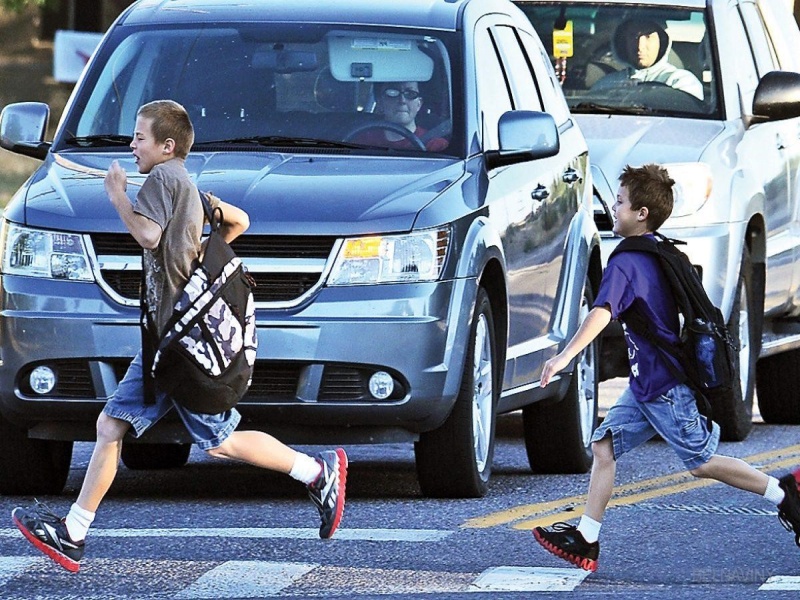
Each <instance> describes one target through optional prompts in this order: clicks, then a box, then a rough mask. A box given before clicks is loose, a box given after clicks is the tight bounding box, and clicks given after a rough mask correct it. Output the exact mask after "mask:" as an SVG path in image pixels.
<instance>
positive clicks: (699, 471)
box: [689, 463, 711, 479]
mask: <svg viewBox="0 0 800 600" xmlns="http://www.w3.org/2000/svg"><path fill="white" fill-rule="evenodd" d="M709 470H710V469H709V466H708V463H703V464H702V465H700V466H699V467H695V468H694V469H689V473H690V474H691V475H692V476H693V477H697V478H698V479H708V478H709V477H711V474H710V473H709Z"/></svg>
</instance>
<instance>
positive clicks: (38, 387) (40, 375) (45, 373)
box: [30, 367, 56, 394]
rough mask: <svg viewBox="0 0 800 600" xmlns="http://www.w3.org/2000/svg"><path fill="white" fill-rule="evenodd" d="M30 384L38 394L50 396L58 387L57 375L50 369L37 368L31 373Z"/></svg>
mask: <svg viewBox="0 0 800 600" xmlns="http://www.w3.org/2000/svg"><path fill="white" fill-rule="evenodd" d="M30 382H31V389H32V390H33V391H34V392H36V393H37V394H49V393H50V392H52V391H53V388H54V387H56V374H55V373H54V372H53V369H51V368H50V367H36V368H35V369H34V370H33V371H31V377H30Z"/></svg>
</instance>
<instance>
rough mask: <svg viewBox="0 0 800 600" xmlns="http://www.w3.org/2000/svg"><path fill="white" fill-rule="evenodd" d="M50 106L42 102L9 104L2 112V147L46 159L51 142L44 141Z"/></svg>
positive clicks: (0, 128)
mask: <svg viewBox="0 0 800 600" xmlns="http://www.w3.org/2000/svg"><path fill="white" fill-rule="evenodd" d="M49 119H50V107H49V106H47V104H43V103H41V102H17V103H14V104H8V105H7V106H6V107H5V108H3V112H0V147H2V148H5V149H6V150H10V151H11V152H16V153H17V154H24V155H25V156H30V157H32V158H38V159H40V160H41V159H44V157H45V156H47V151H48V150H49V149H50V144H49V143H47V142H45V141H44V135H45V132H46V131H47V122H48V120H49Z"/></svg>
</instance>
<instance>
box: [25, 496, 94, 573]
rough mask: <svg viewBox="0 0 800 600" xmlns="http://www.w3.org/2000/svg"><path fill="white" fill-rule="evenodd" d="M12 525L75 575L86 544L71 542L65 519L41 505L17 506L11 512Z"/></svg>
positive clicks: (38, 503)
mask: <svg viewBox="0 0 800 600" xmlns="http://www.w3.org/2000/svg"><path fill="white" fill-rule="evenodd" d="M11 519H12V520H13V521H14V525H16V526H17V528H18V529H19V530H20V531H21V532H22V535H24V536H25V537H26V538H27V539H28V541H29V542H30V543H31V544H33V545H34V546H35V547H36V548H37V549H39V550H41V551H42V552H44V553H45V554H46V555H47V556H49V557H50V558H51V559H53V560H54V561H55V562H57V563H58V564H59V565H61V566H62V567H64V568H65V569H66V570H67V571H71V572H73V573H77V572H78V569H80V568H81V559H82V558H83V551H84V548H85V544H84V543H83V541H80V542H73V541H72V538H70V537H69V533H67V526H66V525H64V519H61V518H60V517H58V515H56V514H55V513H53V511H51V510H50V509H49V508H47V507H46V506H45V505H44V504H42V503H41V502H37V503H36V504H35V505H34V506H32V507H30V508H21V507H17V508H15V509H14V510H13V511H11Z"/></svg>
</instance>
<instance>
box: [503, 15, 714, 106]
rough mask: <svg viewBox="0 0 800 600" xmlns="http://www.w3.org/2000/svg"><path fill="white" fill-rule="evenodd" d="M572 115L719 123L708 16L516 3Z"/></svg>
mask: <svg viewBox="0 0 800 600" xmlns="http://www.w3.org/2000/svg"><path fill="white" fill-rule="evenodd" d="M518 4H519V7H520V8H521V9H522V10H523V11H524V12H525V13H526V14H527V16H528V18H529V19H530V20H531V22H532V23H533V25H534V27H535V28H536V30H537V32H538V33H539V35H540V36H541V38H542V41H543V42H544V44H545V47H546V48H548V50H549V52H550V57H551V59H552V61H553V65H554V67H555V69H556V72H557V74H558V76H559V79H560V80H561V85H562V88H563V90H564V95H565V96H566V98H567V102H568V103H569V105H570V108H571V109H572V112H574V113H603V114H654V115H668V116H686V117H696V118H719V114H718V111H719V108H718V107H719V104H720V103H719V98H718V92H717V85H716V81H717V67H716V64H715V56H714V53H713V52H712V51H711V43H710V40H709V30H708V27H707V20H706V14H705V13H704V12H703V11H700V10H690V9H685V8H670V7H664V6H658V7H650V6H642V5H636V6H626V5H624V4H615V5H609V4H608V3H602V2H598V3H596V4H588V3H585V2H580V3H574V4H570V3H569V2H552V3H541V2H536V3H526V2H520V3H518Z"/></svg>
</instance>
